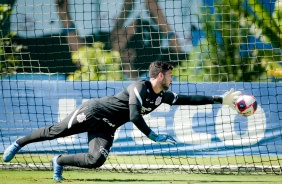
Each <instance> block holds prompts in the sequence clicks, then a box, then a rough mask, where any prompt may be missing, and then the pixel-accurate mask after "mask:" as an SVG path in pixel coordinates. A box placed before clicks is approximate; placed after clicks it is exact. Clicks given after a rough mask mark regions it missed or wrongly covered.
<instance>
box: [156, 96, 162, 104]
mask: <svg viewBox="0 0 282 184" xmlns="http://www.w3.org/2000/svg"><path fill="white" fill-rule="evenodd" d="M161 102H162V97H161V96H158V98H157V99H156V101H155V105H160V103H161Z"/></svg>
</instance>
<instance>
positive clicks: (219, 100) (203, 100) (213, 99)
mask: <svg viewBox="0 0 282 184" xmlns="http://www.w3.org/2000/svg"><path fill="white" fill-rule="evenodd" d="M241 94H242V92H241V91H235V92H234V89H233V88H232V89H231V90H230V91H227V92H226V93H225V94H223V95H219V96H203V95H190V96H188V95H177V96H175V98H176V99H175V102H174V103H173V105H206V104H223V105H229V106H230V107H231V108H233V109H234V102H235V101H236V99H237V98H238V97H239V96H240V95H241Z"/></svg>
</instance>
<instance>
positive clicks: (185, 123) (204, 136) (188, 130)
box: [174, 105, 212, 144]
mask: <svg viewBox="0 0 282 184" xmlns="http://www.w3.org/2000/svg"><path fill="white" fill-rule="evenodd" d="M197 113H205V114H208V113H212V105H201V106H186V105H185V106H179V107H178V109H177V110H176V112H175V114H174V128H175V130H174V131H175V135H176V136H177V138H178V139H179V140H180V141H181V142H183V143H186V144H205V143H210V142H211V135H210V134H208V133H196V132H194V131H193V125H192V123H193V122H192V118H193V117H194V116H195V115H196V114H197ZM203 118H204V117H203Z"/></svg>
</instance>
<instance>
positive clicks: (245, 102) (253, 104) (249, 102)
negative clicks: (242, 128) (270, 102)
mask: <svg viewBox="0 0 282 184" xmlns="http://www.w3.org/2000/svg"><path fill="white" fill-rule="evenodd" d="M235 109H236V111H237V112H238V113H239V114H240V115H242V116H251V115H253V114H254V113H255V112H256V110H257V100H256V98H255V97H254V96H253V95H240V96H239V97H238V98H237V100H236V101H235Z"/></svg>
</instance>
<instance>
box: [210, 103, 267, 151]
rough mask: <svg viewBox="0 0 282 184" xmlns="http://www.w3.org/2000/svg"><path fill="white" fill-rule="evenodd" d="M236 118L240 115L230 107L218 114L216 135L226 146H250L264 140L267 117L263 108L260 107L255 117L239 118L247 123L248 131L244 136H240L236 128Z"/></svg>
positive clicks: (224, 107) (222, 109) (220, 110)
mask: <svg viewBox="0 0 282 184" xmlns="http://www.w3.org/2000/svg"><path fill="white" fill-rule="evenodd" d="M236 116H240V115H238V113H237V112H236V111H235V110H233V109H231V108H229V107H228V106H222V108H220V109H219V111H218V113H217V116H216V122H215V124H216V125H215V129H216V135H217V136H218V138H219V139H220V140H221V141H222V142H223V143H224V145H225V146H250V145H253V144H256V143H257V142H259V141H260V140H261V139H263V138H264V134H265V129H266V117H265V113H264V111H263V109H262V108H261V106H259V105H258V108H257V111H256V112H255V114H254V115H252V116H248V117H243V116H242V117H239V118H238V119H239V120H244V121H247V126H246V127H247V128H246V131H245V132H244V134H242V135H238V134H237V133H236V130H235V127H234V126H235V123H234V121H235V117H236Z"/></svg>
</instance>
